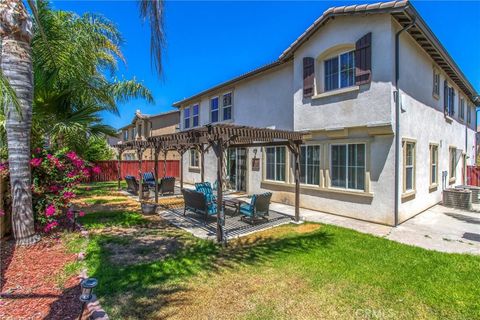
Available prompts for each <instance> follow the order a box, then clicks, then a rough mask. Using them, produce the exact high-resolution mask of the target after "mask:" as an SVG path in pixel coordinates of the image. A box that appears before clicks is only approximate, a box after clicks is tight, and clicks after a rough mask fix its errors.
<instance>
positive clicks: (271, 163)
mask: <svg viewBox="0 0 480 320" xmlns="http://www.w3.org/2000/svg"><path fill="white" fill-rule="evenodd" d="M285 152H286V151H285V147H267V148H265V153H266V160H265V167H266V173H265V178H266V179H267V180H274V181H285V169H286V161H285V160H286V157H285Z"/></svg>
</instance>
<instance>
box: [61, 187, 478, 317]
mask: <svg viewBox="0 0 480 320" xmlns="http://www.w3.org/2000/svg"><path fill="white" fill-rule="evenodd" d="M107 187H108V186H107ZM96 192H99V189H96ZM82 223H83V224H84V225H85V226H86V227H88V228H90V229H94V230H95V231H96V232H94V233H93V234H92V236H91V238H90V240H89V242H88V245H87V257H86V264H87V266H88V268H89V273H90V275H91V276H94V277H96V278H98V280H99V286H98V288H97V289H96V293H97V294H98V296H99V297H101V299H102V302H103V307H105V308H106V309H107V311H108V312H109V315H110V317H111V318H113V319H163V318H172V319H187V318H191V319H352V318H358V319H478V318H480V300H479V299H478V297H479V296H480V273H479V272H478V270H479V269H480V257H477V256H471V255H459V254H446V253H439V252H435V251H428V250H424V249H421V248H417V247H412V246H408V245H403V244H399V243H396V242H393V241H390V240H386V239H383V238H378V237H374V236H371V235H366V234H361V233H358V232H355V231H352V230H348V229H344V228H340V227H334V226H328V225H318V224H303V225H285V226H280V227H277V228H275V229H270V230H268V231H265V232H262V233H257V234H254V235H252V236H250V237H247V238H242V239H240V240H237V241H231V242H230V244H229V246H228V247H227V248H221V247H218V246H217V245H215V244H214V243H212V242H210V241H204V240H199V239H196V238H194V237H193V236H191V235H189V234H187V233H185V232H183V231H181V230H179V229H176V228H173V227H171V226H168V225H166V224H165V223H164V222H162V221H152V220H149V219H147V218H145V217H143V216H142V215H140V214H138V213H136V212H127V211H126V212H123V211H115V212H100V213H92V214H88V215H86V216H85V217H84V218H82ZM113 226H115V227H118V228H122V227H123V228H125V227H128V228H133V229H134V230H135V231H131V230H130V229H128V231H125V232H123V233H118V232H117V233H115V232H107V231H105V229H104V228H106V227H113ZM154 240H155V241H156V242H152V241H154ZM73 242H75V241H73ZM71 248H72V249H73V250H75V244H71ZM152 248H155V249H156V250H153V251H152V250H151V249H152ZM165 248H174V249H172V250H165ZM119 249H122V250H127V251H128V250H130V249H131V250H130V251H129V254H131V255H132V259H135V258H138V257H143V258H145V256H148V255H152V254H155V253H156V252H157V251H161V250H164V251H165V252H166V254H164V255H161V256H152V259H143V260H138V262H136V260H132V261H133V262H134V263H133V264H132V263H130V264H117V263H115V259H116V258H117V257H118V256H119V252H120V253H121V254H124V252H123V251H121V250H119Z"/></svg>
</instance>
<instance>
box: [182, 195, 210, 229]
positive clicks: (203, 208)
mask: <svg viewBox="0 0 480 320" xmlns="http://www.w3.org/2000/svg"><path fill="white" fill-rule="evenodd" d="M182 194H183V200H184V202H185V208H184V210H183V215H185V214H186V212H187V210H190V211H193V212H195V213H201V214H203V215H204V216H205V222H207V218H208V216H214V215H216V214H217V204H216V203H215V202H211V201H207V198H206V197H205V195H204V194H203V193H202V192H198V191H195V190H190V189H182Z"/></svg>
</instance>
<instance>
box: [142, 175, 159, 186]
mask: <svg viewBox="0 0 480 320" xmlns="http://www.w3.org/2000/svg"><path fill="white" fill-rule="evenodd" d="M143 183H145V184H146V185H148V187H149V188H151V189H155V183H156V180H155V175H154V174H153V172H145V173H144V174H143Z"/></svg>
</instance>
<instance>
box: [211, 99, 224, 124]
mask: <svg viewBox="0 0 480 320" xmlns="http://www.w3.org/2000/svg"><path fill="white" fill-rule="evenodd" d="M215 99H217V110H216V111H217V121H213V111H214V110H213V109H212V101H213V100H215ZM209 104H210V106H209V107H210V122H211V123H217V122H220V121H221V118H220V113H221V110H220V96H214V97H211V98H210V102H209Z"/></svg>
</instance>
